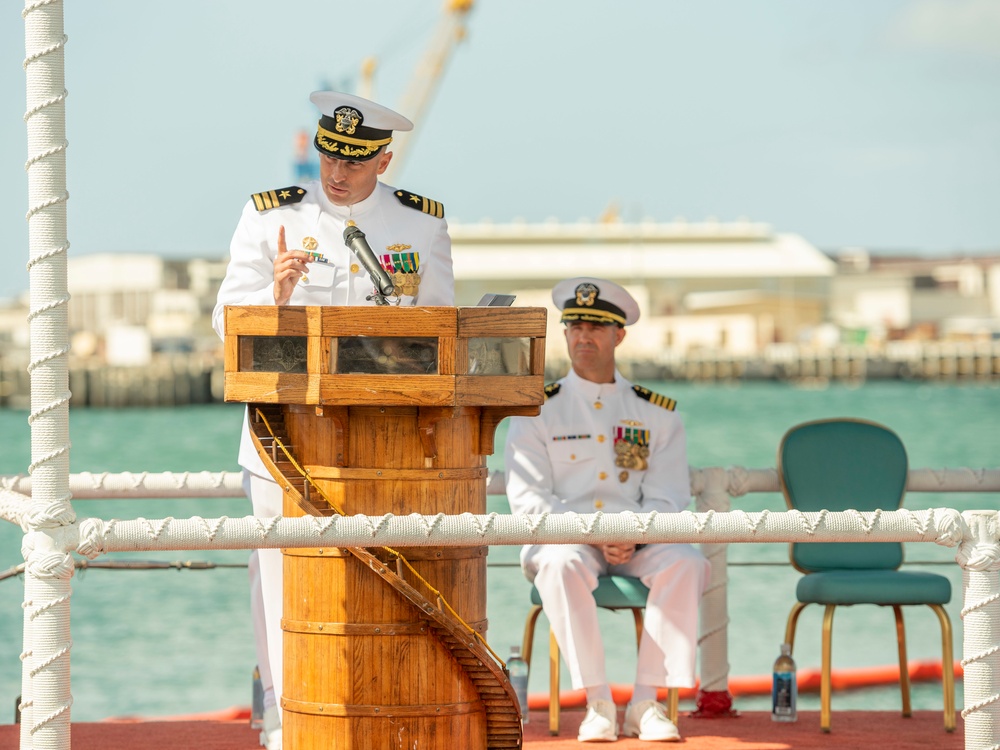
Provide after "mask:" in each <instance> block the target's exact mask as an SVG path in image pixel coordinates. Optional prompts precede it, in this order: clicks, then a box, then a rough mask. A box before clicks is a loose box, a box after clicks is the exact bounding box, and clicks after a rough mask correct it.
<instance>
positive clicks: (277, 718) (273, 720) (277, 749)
mask: <svg viewBox="0 0 1000 750" xmlns="http://www.w3.org/2000/svg"><path fill="white" fill-rule="evenodd" d="M260 744H261V747H264V748H266V750H281V714H280V713H279V711H278V707H277V706H271V707H270V708H266V709H264V728H263V729H262V730H261V733H260Z"/></svg>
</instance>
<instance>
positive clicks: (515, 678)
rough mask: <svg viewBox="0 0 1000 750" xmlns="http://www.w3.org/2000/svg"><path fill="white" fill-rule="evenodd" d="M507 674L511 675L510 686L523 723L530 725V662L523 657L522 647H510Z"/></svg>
mask: <svg viewBox="0 0 1000 750" xmlns="http://www.w3.org/2000/svg"><path fill="white" fill-rule="evenodd" d="M507 674H508V675H510V685H511V687H513V688H514V694H515V695H517V703H518V707H519V708H520V710H521V723H522V724H527V723H528V662H526V661H525V660H524V658H523V657H522V656H521V647H520V646H511V647H510V657H509V658H508V659H507Z"/></svg>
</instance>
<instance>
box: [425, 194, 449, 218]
mask: <svg viewBox="0 0 1000 750" xmlns="http://www.w3.org/2000/svg"><path fill="white" fill-rule="evenodd" d="M421 210H422V211H423V212H424V213H425V214H430V215H431V216H436V217H437V218H439V219H441V218H443V217H444V208H443V207H442V206H441V204H440V203H438V202H437V201H433V200H431V199H430V198H424V205H423V207H422V209H421Z"/></svg>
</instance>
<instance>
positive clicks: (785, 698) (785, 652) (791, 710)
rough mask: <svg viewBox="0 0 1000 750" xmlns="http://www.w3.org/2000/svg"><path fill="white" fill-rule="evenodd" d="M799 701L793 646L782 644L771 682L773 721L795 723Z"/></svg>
mask: <svg viewBox="0 0 1000 750" xmlns="http://www.w3.org/2000/svg"><path fill="white" fill-rule="evenodd" d="M797 699H798V685H797V683H796V681H795V660H794V659H793V658H792V646H791V644H788V643H782V644H781V655H780V656H779V657H778V658H777V659H776V660H775V662H774V673H773V677H772V682H771V720H772V721H795V720H796V719H798V711H797V709H796V707H795V704H796V701H797Z"/></svg>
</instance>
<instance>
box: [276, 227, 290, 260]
mask: <svg viewBox="0 0 1000 750" xmlns="http://www.w3.org/2000/svg"><path fill="white" fill-rule="evenodd" d="M287 252H288V245H286V244H285V225H284V224H282V225H281V226H280V227H278V254H279V255H280V254H281V253H287Z"/></svg>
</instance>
